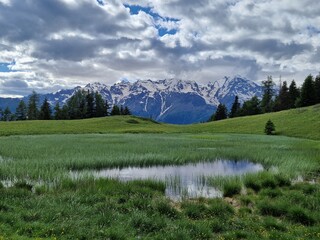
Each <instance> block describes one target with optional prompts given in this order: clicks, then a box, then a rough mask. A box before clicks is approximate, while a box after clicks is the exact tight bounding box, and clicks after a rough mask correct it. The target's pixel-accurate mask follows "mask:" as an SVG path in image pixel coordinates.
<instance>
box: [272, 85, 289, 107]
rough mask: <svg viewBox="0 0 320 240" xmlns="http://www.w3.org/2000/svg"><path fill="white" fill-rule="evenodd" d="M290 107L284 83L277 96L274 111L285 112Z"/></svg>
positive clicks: (287, 91) (287, 90)
mask: <svg viewBox="0 0 320 240" xmlns="http://www.w3.org/2000/svg"><path fill="white" fill-rule="evenodd" d="M290 107H291V101H290V95H289V88H288V86H287V82H286V81H284V82H283V84H282V86H281V88H280V92H279V95H278V96H277V98H276V100H275V106H274V110H275V111H281V110H286V109H289V108H290Z"/></svg>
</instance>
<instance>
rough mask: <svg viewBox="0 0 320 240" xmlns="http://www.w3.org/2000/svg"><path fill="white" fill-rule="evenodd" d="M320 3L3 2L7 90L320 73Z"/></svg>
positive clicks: (3, 88) (0, 49)
mask: <svg viewBox="0 0 320 240" xmlns="http://www.w3.org/2000/svg"><path fill="white" fill-rule="evenodd" d="M319 12H320V4H319V2H318V0H304V1H301V0H197V1H194V0H141V1H137V0H136V1H134V0H0V96H2V97H5V96H25V95H28V94H30V92H31V91H32V90H35V91H37V92H39V93H44V92H53V91H57V90H59V89H63V88H71V87H75V86H78V85H80V86H84V85H86V84H87V83H89V82H101V83H105V84H108V85H111V84H114V83H115V82H118V81H121V80H129V81H135V80H139V79H142V80H144V79H152V80H158V79H166V78H179V79H185V80H194V81H197V82H198V83H201V84H206V83H208V82H209V81H211V82H213V81H215V80H218V79H221V78H223V77H224V76H231V77H232V76H234V75H241V76H243V77H246V78H248V79H251V80H253V81H256V82H261V81H263V80H265V79H267V76H269V75H271V76H273V80H274V81H275V82H278V81H279V78H280V76H281V79H282V80H283V81H284V80H287V81H291V80H292V79H294V80H295V81H296V82H297V83H298V84H301V83H302V81H303V80H304V79H305V78H306V76H307V75H309V74H313V75H316V74H318V73H319V71H320V14H319Z"/></svg>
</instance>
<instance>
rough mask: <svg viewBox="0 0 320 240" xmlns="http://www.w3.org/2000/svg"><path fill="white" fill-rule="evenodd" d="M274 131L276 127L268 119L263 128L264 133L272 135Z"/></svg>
mask: <svg viewBox="0 0 320 240" xmlns="http://www.w3.org/2000/svg"><path fill="white" fill-rule="evenodd" d="M275 131H276V127H275V125H274V124H273V122H272V121H271V120H270V119H269V120H268V122H267V123H266V126H265V128H264V133H265V134H267V135H273V134H274V133H275Z"/></svg>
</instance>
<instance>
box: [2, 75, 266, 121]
mask: <svg viewBox="0 0 320 240" xmlns="http://www.w3.org/2000/svg"><path fill="white" fill-rule="evenodd" d="M79 89H84V90H89V91H94V92H96V91H97V92H99V93H100V94H101V95H102V97H103V98H104V99H106V100H107V101H108V103H109V104H110V105H114V104H117V105H124V106H128V107H129V109H130V110H131V112H132V114H134V115H137V116H141V117H148V118H152V119H154V120H156V121H159V122H166V123H173V124H189V123H196V122H203V121H207V120H208V119H209V117H210V116H211V115H212V114H213V113H214V111H215V110H216V108H217V106H218V105H219V103H224V104H225V105H226V106H227V107H228V108H229V109H230V107H231V105H232V103H233V101H234V98H235V96H236V95H237V96H238V97H239V101H240V102H244V101H246V100H248V99H250V98H252V97H253V96H254V95H256V96H257V97H259V98H261V97H262V87H261V85H258V84H256V83H255V82H253V81H251V80H248V79H245V78H242V77H240V76H235V77H233V78H230V77H225V78H223V79H221V80H218V81H215V82H209V83H208V84H206V85H201V84H198V83H197V82H195V81H189V80H180V79H164V80H158V81H152V80H138V81H136V82H133V83H131V82H128V81H121V82H118V83H115V84H114V85H111V86H107V85H105V84H102V83H99V82H95V83H89V84H87V85H86V86H85V87H79V86H78V87H75V88H73V89H63V90H59V91H57V92H55V93H48V94H41V95H40V102H42V101H43V99H44V98H47V99H48V101H49V102H50V104H51V105H52V106H53V105H55V104H56V103H57V102H59V103H60V105H63V104H65V103H66V102H67V101H68V99H69V98H70V97H71V96H72V95H73V94H74V93H75V92H76V91H77V90H79ZM24 100H25V101H27V100H28V97H25V98H24ZM19 101H20V99H18V98H0V107H1V108H4V107H6V106H9V107H10V108H11V109H12V111H14V110H15V108H16V107H17V105H18V103H19Z"/></svg>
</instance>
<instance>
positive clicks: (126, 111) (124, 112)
mask: <svg viewBox="0 0 320 240" xmlns="http://www.w3.org/2000/svg"><path fill="white" fill-rule="evenodd" d="M123 115H131V111H130V109H129V108H128V107H127V106H125V108H124V110H123Z"/></svg>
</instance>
